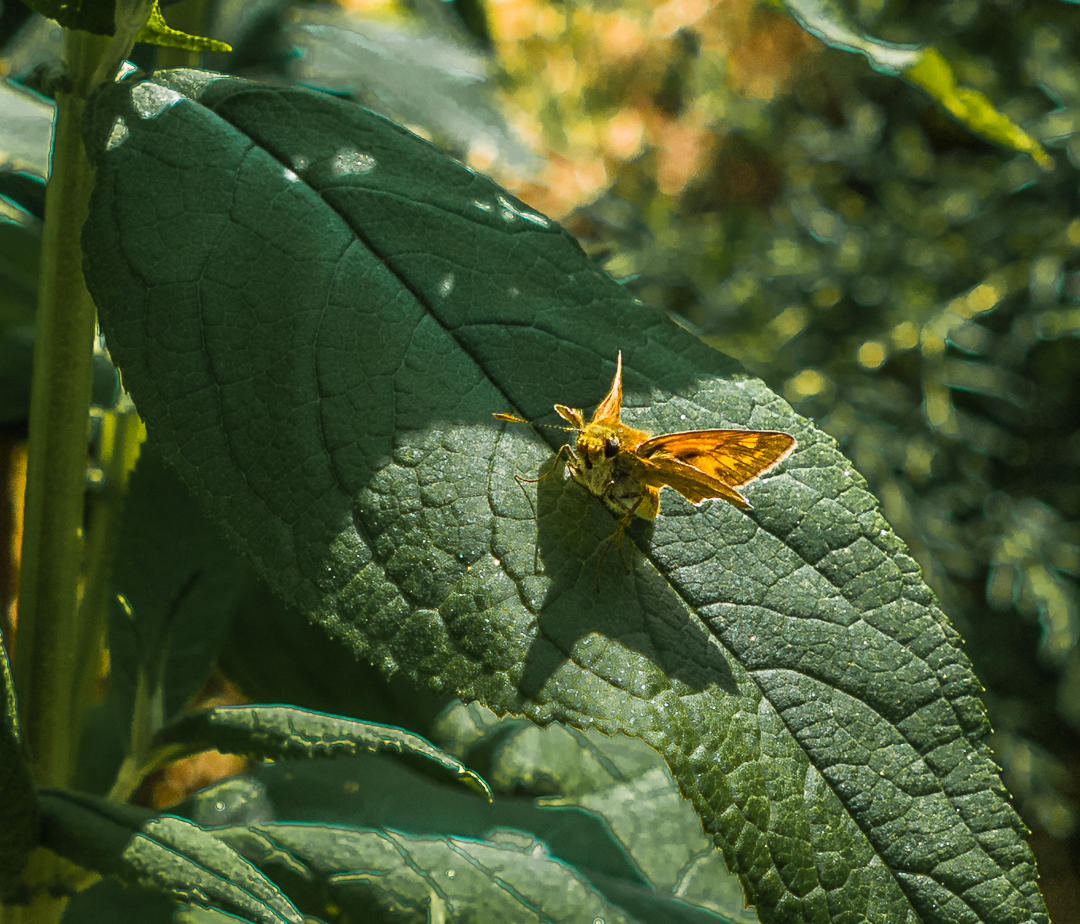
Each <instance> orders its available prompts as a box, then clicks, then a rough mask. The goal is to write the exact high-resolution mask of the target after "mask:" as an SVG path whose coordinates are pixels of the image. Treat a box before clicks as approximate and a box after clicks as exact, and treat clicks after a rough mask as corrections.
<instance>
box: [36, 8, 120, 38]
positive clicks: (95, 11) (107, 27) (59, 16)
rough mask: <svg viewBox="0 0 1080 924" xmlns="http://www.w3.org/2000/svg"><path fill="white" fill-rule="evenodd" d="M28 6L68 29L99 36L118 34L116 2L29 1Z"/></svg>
mask: <svg viewBox="0 0 1080 924" xmlns="http://www.w3.org/2000/svg"><path fill="white" fill-rule="evenodd" d="M26 5H27V6H29V7H30V8H31V9H32V10H36V11H37V12H39V13H40V14H41V15H42V16H45V17H48V18H49V19H55V20H56V21H57V22H58V23H60V25H62V26H64V27H65V28H67V29H79V30H81V31H83V32H94V33H96V34H97V35H112V34H113V33H115V32H116V25H115V23H114V16H115V14H116V0H29V2H28V3H27V4H26Z"/></svg>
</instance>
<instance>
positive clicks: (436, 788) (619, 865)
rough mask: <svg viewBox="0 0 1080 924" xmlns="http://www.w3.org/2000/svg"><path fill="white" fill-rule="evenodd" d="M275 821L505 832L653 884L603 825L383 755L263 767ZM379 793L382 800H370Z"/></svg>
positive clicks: (592, 868) (425, 831)
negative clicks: (480, 792)
mask: <svg viewBox="0 0 1080 924" xmlns="http://www.w3.org/2000/svg"><path fill="white" fill-rule="evenodd" d="M256 777H257V779H258V780H259V782H260V783H262V784H263V785H264V786H265V787H266V797H267V799H268V800H269V802H270V804H271V805H272V806H273V811H274V818H275V819H276V820H278V821H290V822H292V821H298V822H305V823H315V824H326V825H342V824H344V825H348V826H350V827H354V828H372V829H386V828H392V829H394V830H395V831H405V832H407V833H409V834H419V835H425V836H427V835H431V836H437V837H442V836H444V835H452V836H454V837H471V838H484V837H487V836H488V835H489V834H490V832H491V831H493V830H497V829H502V828H507V829H514V830H517V831H524V832H527V833H528V834H529V835H530V836H531V837H535V838H536V839H537V840H540V841H543V842H544V844H546V845H547V848H548V850H549V851H550V852H551V853H552V855H554V856H556V857H558V858H559V859H560V860H563V861H564V862H566V863H568V864H569V865H571V866H573V867H574V868H575V869H576V870H578V871H579V872H581V873H583V874H584V875H587V876H589V877H592V876H593V875H594V874H601V875H606V876H609V877H612V878H615V879H618V880H620V881H622V882H625V883H628V884H632V885H643V886H644V885H648V880H646V879H645V877H643V876H642V875H641V872H640V870H638V869H637V867H636V866H635V865H634V863H633V862H632V861H630V860H629V858H628V856H627V854H626V851H625V850H624V849H623V848H622V846H621V845H620V844H619V843H618V842H617V841H616V840H615V839H614V838H613V837H612V836H611V832H610V830H608V828H607V826H606V825H605V824H604V822H603V820H602V819H600V818H598V817H597V816H595V815H593V814H592V813H590V812H586V811H583V810H581V809H578V808H575V807H572V806H571V807H565V808H564V807H539V806H537V805H535V804H534V802H533V800H532V799H530V798H525V799H519V798H509V797H503V798H500V799H497V800H496V801H495V802H493V803H491V802H488V801H487V800H486V799H481V798H478V797H477V796H476V795H474V794H472V793H469V792H466V791H465V790H463V789H462V788H461V787H460V786H451V785H449V784H447V783H443V782H439V781H436V780H434V779H432V778H431V777H430V776H427V775H424V774H421V773H420V772H418V771H417V770H414V769H412V768H410V767H402V765H401V764H400V762H398V761H396V760H392V759H390V758H388V757H385V756H381V755H362V756H360V757H356V758H343V759H340V760H335V761H319V762H314V761H308V762H304V763H295V762H289V763H283V762H278V763H273V764H265V765H264V766H262V767H260V768H259V769H258V770H257V772H256ZM375 793H377V794H378V795H377V797H373V794H375Z"/></svg>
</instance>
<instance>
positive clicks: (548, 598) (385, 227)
mask: <svg viewBox="0 0 1080 924" xmlns="http://www.w3.org/2000/svg"><path fill="white" fill-rule="evenodd" d="M88 147H89V148H90V150H91V151H92V153H93V156H94V157H95V159H96V160H97V185H96V187H95V192H94V196H93V201H92V203H91V213H90V218H89V220H88V222H87V225H86V228H85V233H84V248H85V268H86V274H87V279H88V282H89V284H90V287H91V291H92V292H93V293H94V295H95V298H96V300H97V302H98V305H99V307H100V310H101V318H102V323H103V325H104V328H105V331H106V335H107V338H108V342H109V346H110V348H111V350H112V352H113V355H114V357H115V358H116V360H117V361H118V363H119V364H120V366H121V368H122V369H123V372H124V376H125V381H126V383H127V385H128V386H129V388H130V390H131V393H132V395H133V397H134V399H135V401H136V403H137V405H138V407H139V410H140V412H141V413H142V414H143V416H144V418H145V420H146V422H147V426H148V429H149V432H150V434H151V437H152V438H153V439H154V440H155V441H156V443H157V444H158V445H159V446H160V447H161V450H162V452H163V453H164V455H165V457H166V459H167V461H169V462H170V463H171V464H172V465H173V466H175V467H176V468H177V469H178V470H179V472H180V474H181V476H182V478H183V479H184V480H185V482H186V483H187V484H188V486H189V488H190V489H191V490H192V491H193V492H194V493H195V494H196V495H198V496H199V497H200V499H201V500H202V502H203V505H204V507H205V509H206V510H207V511H208V512H210V514H211V515H212V516H213V517H214V518H215V519H216V520H217V521H218V522H219V523H221V524H222V525H223V527H224V528H225V529H226V531H227V532H228V533H229V535H230V537H231V538H232V540H233V542H234V543H235V544H236V545H237V547H238V548H241V549H243V550H244V551H245V552H246V553H247V554H248V555H249V556H250V557H251V559H252V560H253V561H254V562H255V563H256V566H257V568H258V569H259V571H260V573H261V574H262V575H263V576H264V577H265V578H266V579H267V580H268V581H269V582H270V583H271V585H272V586H273V587H274V588H275V589H276V590H277V592H278V593H280V594H281V595H282V596H284V597H285V598H287V599H288V600H289V601H290V602H292V603H294V604H295V605H297V606H299V607H300V608H301V609H303V610H304V611H306V612H307V613H308V614H309V615H310V616H311V617H312V618H313V619H316V620H318V621H319V622H321V623H322V624H324V625H325V626H327V627H328V628H329V630H330V631H331V632H332V633H334V634H335V635H336V636H337V637H338V638H340V639H341V641H342V643H343V644H346V645H348V646H350V647H351V648H352V649H353V650H354V651H355V652H356V653H357V654H359V655H361V656H363V657H365V658H368V659H370V660H371V661H372V662H373V663H376V664H378V665H380V667H381V668H382V669H383V670H384V671H385V672H386V673H387V674H391V673H394V672H397V671H401V672H404V673H406V674H408V675H409V676H411V677H413V678H415V679H417V680H419V681H421V682H422V683H424V684H426V685H428V686H430V687H432V688H435V689H442V690H455V691H457V692H458V693H460V695H462V696H463V697H464V698H466V699H479V700H481V701H483V702H485V703H486V704H487V705H489V706H491V707H492V708H493V709H495V710H496V711H497V712H506V711H511V712H517V713H520V714H524V715H527V716H529V717H530V718H533V719H534V720H536V721H539V722H548V721H551V720H555V719H558V720H561V721H565V722H569V723H571V724H576V725H579V726H583V727H585V726H595V727H597V728H599V729H601V730H603V731H606V732H608V733H614V732H620V731H622V732H626V733H628V734H631V735H637V736H640V737H642V738H644V739H645V740H646V741H648V742H649V743H650V744H652V745H653V746H654V747H655V748H656V749H657V750H659V751H660V752H661V753H662V754H664V756H665V758H666V759H667V762H668V765H669V767H670V768H671V771H672V774H673V775H674V777H675V778H676V780H678V782H679V784H680V786H681V787H682V790H683V792H684V793H686V794H687V795H688V796H689V797H690V798H691V799H692V800H693V801H694V804H695V806H696V807H697V809H698V811H699V813H700V814H701V816H702V818H703V819H704V822H705V826H706V829H707V831H708V832H709V833H710V834H712V835H713V837H714V838H715V840H716V842H717V843H718V844H719V845H720V846H721V847H722V848H723V850H724V852H725V855H726V857H727V859H728V862H729V864H730V865H731V866H732V868H733V869H734V870H735V871H736V872H738V874H739V875H740V876H741V878H742V880H743V883H744V885H745V887H746V890H747V894H748V897H749V899H750V901H751V902H753V903H754V904H755V905H756V906H757V907H758V909H759V912H760V913H761V916H762V918H763V919H764V920H766V921H777V920H784V921H789V922H795V921H810V920H821V919H823V918H826V917H834V918H835V917H845V918H846V917H851V918H852V919H856V920H858V919H861V918H863V917H867V918H874V919H875V920H882V921H900V920H904V921H908V920H911V919H912V918H913V917H914V916H918V917H920V918H921V919H922V920H924V921H928V922H929V921H950V922H951V921H957V922H960V921H987V922H990V921H1021V920H1045V911H1044V909H1043V905H1042V901H1041V898H1040V896H1039V894H1038V890H1037V887H1036V885H1035V874H1034V865H1033V860H1032V857H1031V854H1030V851H1029V850H1028V848H1027V846H1026V845H1025V843H1024V840H1023V837H1024V833H1025V832H1024V828H1023V825H1022V824H1021V823H1020V821H1019V819H1018V818H1017V817H1016V815H1015V813H1013V811H1012V810H1011V809H1010V808H1009V806H1008V805H1007V803H1006V801H1005V793H1004V790H1003V788H1002V787H1001V784H1000V782H999V780H998V778H997V775H996V772H995V768H994V766H993V764H992V762H991V761H990V758H989V754H988V752H987V750H986V748H985V746H984V745H983V744H982V743H981V741H982V738H983V736H984V735H985V733H986V731H987V725H986V719H985V715H984V713H983V709H982V706H981V704H980V703H979V700H978V692H979V686H978V683H977V681H976V679H975V677H974V676H973V674H972V672H971V669H970V666H969V664H968V662H967V660H966V659H965V658H964V656H963V655H962V653H961V652H960V651H959V648H958V639H957V636H956V634H955V633H954V632H953V630H952V629H951V628H950V627H949V625H948V623H947V621H946V619H945V617H944V615H943V614H942V613H941V611H940V610H939V609H938V608H937V606H936V604H935V602H934V599H933V596H932V595H931V593H930V591H929V590H928V589H927V587H926V586H925V584H923V582H922V580H921V579H920V577H919V573H918V569H917V567H916V565H915V563H914V561H912V559H911V558H910V557H909V556H908V555H907V554H906V552H905V550H904V547H903V545H902V543H901V542H900V541H899V540H898V539H897V538H896V536H895V535H894V534H893V533H892V531H891V530H890V529H889V527H888V524H887V523H886V522H885V521H884V519H883V518H882V516H881V514H880V512H879V510H878V507H877V504H876V502H875V500H874V499H873V497H872V496H871V495H870V494H869V493H868V492H867V491H866V489H865V485H864V482H863V481H862V479H861V478H860V477H859V476H858V475H857V474H856V473H855V472H853V471H852V469H851V466H850V464H849V463H848V462H847V460H846V459H844V457H843V456H842V455H841V454H840V453H839V452H838V451H837V449H836V446H835V444H834V443H833V441H832V440H831V439H830V438H829V437H827V436H825V435H824V434H822V433H821V432H819V431H817V430H816V429H815V428H813V427H812V426H811V425H810V424H809V423H808V422H806V421H805V420H802V419H800V418H798V417H796V416H795V415H794V414H793V413H792V412H791V410H790V409H789V408H788V407H787V405H785V404H784V402H782V401H781V400H779V399H778V398H777V397H776V396H775V395H773V394H772V393H771V392H769V391H768V389H766V388H765V387H764V385H762V383H760V382H759V381H757V380H754V379H752V378H749V377H747V376H745V375H742V374H740V373H739V372H738V371H737V369H736V368H735V367H734V365H733V363H731V362H730V361H728V360H726V359H725V358H724V357H721V356H719V355H718V354H716V353H714V352H713V351H711V350H709V349H708V348H706V347H705V346H704V345H702V344H701V343H700V342H698V341H697V340H695V339H694V338H693V337H692V336H691V335H690V334H688V333H687V332H685V331H684V330H681V329H680V328H678V327H676V326H675V325H673V324H671V323H670V322H669V321H667V320H666V319H664V318H662V317H660V316H659V315H657V314H655V313H654V312H652V311H650V310H649V309H647V308H645V307H644V306H642V305H641V304H640V303H638V302H637V301H636V300H635V299H633V298H632V297H631V296H630V294H629V293H627V292H626V291H625V290H624V289H623V288H622V287H620V286H619V285H618V284H617V283H615V282H613V281H612V280H611V279H610V278H609V277H607V276H606V275H604V274H603V273H602V272H600V271H599V270H598V269H597V268H596V267H595V266H593V265H592V264H591V263H590V262H589V261H588V260H587V259H586V258H585V257H584V255H583V254H582V252H581V250H580V248H578V247H577V245H576V244H575V242H574V241H573V240H572V239H571V238H570V237H569V236H568V235H567V234H566V233H565V232H563V231H562V230H561V229H560V228H559V227H558V226H557V225H555V224H554V223H553V222H551V221H549V220H548V219H546V218H544V217H543V216H541V215H538V214H537V213H535V212H533V211H532V210H530V209H529V208H528V207H527V206H525V205H524V204H522V203H521V202H519V201H517V200H515V199H514V198H513V197H511V196H510V195H509V194H507V193H506V192H505V191H503V190H501V189H499V188H498V187H497V186H495V185H494V184H492V183H491V182H490V181H488V180H486V179H485V178H483V177H480V176H477V175H475V174H473V173H471V172H470V171H468V170H466V169H465V168H463V167H462V166H461V165H460V164H458V163H456V162H454V161H452V160H450V159H449V158H447V157H445V156H444V155H442V154H441V152H439V151H438V150H436V149H435V148H433V147H432V146H430V145H428V144H426V143H424V142H422V141H420V140H419V139H417V138H415V137H414V136H412V135H410V134H409V133H408V132H406V131H404V130H403V129H401V128H399V127H398V126H395V125H393V124H392V123H389V122H387V121H385V120H383V119H381V118H379V117H377V116H374V115H372V114H371V113H368V112H366V111H364V110H362V109H360V108H357V107H355V106H353V105H351V104H349V103H346V102H343V101H341V100H336V99H333V98H329V97H326V96H321V95H319V94H315V93H312V92H309V91H303V90H296V89H286V88H281V87H270V86H259V85H255V84H248V83H244V82H241V81H236V80H230V79H219V78H215V76H214V75H207V74H200V73H198V72H191V71H182V72H174V73H172V74H167V75H162V76H159V77H158V78H156V79H155V80H152V81H149V82H142V83H135V84H121V85H117V86H116V87H114V88H110V89H109V90H108V91H107V92H106V93H105V94H104V95H103V96H102V97H101V98H100V99H99V100H98V103H97V106H96V115H95V119H94V128H93V129H92V131H91V132H90V133H89V136H88ZM620 349H621V350H622V351H623V356H624V361H625V378H626V395H627V402H626V403H627V409H626V412H625V419H627V421H628V422H631V423H633V424H635V425H639V426H642V427H646V428H648V429H650V430H652V431H654V432H661V431H669V430H678V429H687V428H697V427H723V426H727V425H737V426H749V427H758V428H779V429H784V430H787V431H789V432H791V433H793V434H794V435H795V436H797V437H798V440H799V449H798V451H797V452H796V453H795V454H794V455H793V456H792V457H791V458H790V459H788V460H787V462H785V464H784V466H783V467H782V469H781V470H780V471H779V473H774V474H772V475H770V476H769V477H766V478H765V479H762V481H761V482H760V483H758V484H756V485H753V486H751V487H750V489H749V496H750V499H751V501H752V502H753V504H754V505H755V509H754V510H753V511H751V512H749V513H744V512H741V511H739V510H736V509H735V508H733V507H730V506H728V505H725V504H722V503H715V502H714V503H710V504H706V505H704V506H702V507H701V508H695V507H693V506H691V505H690V504H688V503H686V502H683V501H682V500H681V499H679V498H677V497H674V496H670V492H665V497H664V501H663V502H664V512H663V513H662V514H661V516H660V517H659V519H658V520H657V522H656V524H655V526H654V527H651V528H649V527H646V526H645V524H643V523H638V524H636V525H635V527H634V528H633V529H632V530H631V531H630V533H629V535H628V537H627V541H626V543H625V545H624V550H623V551H624V553H625V559H626V563H627V566H628V573H624V572H623V570H622V568H621V567H620V563H619V556H618V555H615V554H613V555H608V556H607V558H606V559H605V560H604V561H603V564H602V566H599V568H600V570H599V576H598V575H597V569H598V562H599V561H600V559H601V557H602V556H603V553H604V551H605V548H606V544H607V539H608V537H609V536H610V535H611V533H612V530H613V528H614V521H613V519H612V517H611V515H610V514H609V513H608V512H607V511H606V510H605V509H604V508H603V506H602V505H601V504H599V503H597V502H595V500H594V499H591V498H590V497H589V496H587V495H586V494H585V493H584V491H583V490H582V489H580V488H579V487H578V486H577V485H575V484H573V483H569V482H565V481H563V480H562V479H559V478H548V479H546V480H544V481H541V482H540V483H539V484H538V485H536V486H530V487H529V489H528V492H525V491H523V490H522V489H521V487H520V486H519V485H518V484H517V483H516V482H515V480H514V475H515V474H523V475H526V476H535V475H536V474H538V473H540V472H542V471H544V470H545V469H546V468H547V467H548V465H549V464H550V458H551V450H552V448H553V445H554V443H555V442H557V441H558V440H557V438H555V437H553V436H552V432H554V433H556V434H557V436H559V437H561V434H558V431H529V430H528V429H527V428H524V427H521V426H513V425H508V426H505V425H502V424H497V423H496V422H495V421H493V420H492V418H491V413H492V412H493V411H508V410H513V411H516V412H517V413H519V414H522V415H523V416H525V417H528V418H530V419H536V418H542V419H545V420H554V419H557V418H555V415H554V414H553V413H552V410H551V408H552V405H553V403H554V402H556V401H558V402H562V403H565V404H570V405H572V406H579V407H586V406H590V405H593V404H595V403H596V402H597V401H598V400H599V399H600V397H601V396H602V395H603V394H604V393H605V391H606V389H607V386H608V384H609V383H610V381H611V375H612V372H613V362H614V358H615V355H616V353H617V352H618V351H619V350H620ZM545 440H552V441H553V442H551V443H547V442H545ZM526 493H528V494H529V495H531V498H530V497H527V496H526ZM534 506H535V510H534ZM597 577H599V583H600V588H601V592H599V593H598V592H597V589H596V582H597Z"/></svg>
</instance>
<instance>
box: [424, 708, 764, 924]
mask: <svg viewBox="0 0 1080 924" xmlns="http://www.w3.org/2000/svg"><path fill="white" fill-rule="evenodd" d="M433 735H434V736H435V740H437V741H439V743H440V744H442V745H443V746H444V747H446V748H447V749H448V750H451V751H453V752H455V753H458V754H459V755H461V756H462V757H463V758H467V760H468V762H469V764H470V765H472V766H474V767H480V766H483V768H484V770H483V772H484V774H485V778H487V779H488V780H489V782H490V783H491V785H492V788H493V789H494V790H495V791H496V793H500V794H501V793H517V794H522V793H528V794H534V795H537V796H539V797H541V799H542V804H543V805H545V806H553V805H557V806H571V805H574V806H578V807H580V808H582V809H585V810H586V811H588V812H590V813H592V814H593V815H596V816H598V817H600V818H603V819H604V821H605V822H606V823H607V826H608V828H609V830H610V832H611V837H612V838H613V839H614V840H616V841H617V842H618V843H619V844H621V845H622V848H623V850H624V851H625V852H626V855H627V856H628V857H630V858H631V859H632V860H633V862H634V863H635V864H636V866H637V868H638V869H639V870H640V871H641V876H642V878H643V879H644V880H645V881H646V882H647V883H648V885H649V890H650V892H651V893H652V894H653V896H654V897H664V896H666V897H667V898H669V899H674V898H675V897H676V896H677V897H678V899H679V900H681V901H682V902H684V903H686V904H687V905H691V906H694V907H698V908H702V909H709V910H710V911H712V912H714V913H717V914H722V915H724V916H726V917H727V918H729V919H732V920H738V921H743V922H747V924H756V922H757V916H756V915H755V914H754V912H753V911H752V910H749V909H747V908H746V907H745V898H744V896H743V891H742V887H741V886H740V885H739V881H738V879H736V878H735V877H734V876H732V875H731V874H730V873H729V872H728V871H727V869H726V868H725V866H724V860H723V858H722V857H721V855H720V853H719V852H718V851H716V850H715V849H714V848H713V845H712V842H711V841H710V840H709V838H707V837H706V836H705V834H704V832H703V831H702V830H701V821H700V820H699V819H698V817H697V815H696V814H695V813H694V811H693V809H692V807H691V806H690V804H689V803H688V802H687V801H686V800H685V799H684V798H683V797H682V795H681V794H680V792H679V788H678V785H677V784H676V783H675V781H674V780H673V779H672V778H671V774H670V773H669V772H668V769H667V767H666V766H665V765H664V762H663V759H662V758H661V757H660V755H659V754H657V753H656V752H655V751H654V750H653V749H652V748H650V747H648V746H647V745H646V744H645V743H644V742H643V741H640V740H639V739H637V738H627V737H625V736H624V735H617V736H615V737H613V738H609V737H607V736H606V735H602V734H600V733H599V732H595V731H589V732H581V731H578V730H576V729H570V728H566V727H565V726H561V725H552V726H549V727H548V728H538V727H537V726H536V725H534V724H532V723H531V722H522V721H520V720H510V719H503V720H498V719H496V718H495V717H494V716H493V715H492V714H491V713H490V712H489V711H488V710H486V709H484V708H483V707H482V706H479V705H477V704H475V703H474V704H471V705H469V706H463V705H461V704H460V703H458V704H456V705H455V706H453V707H451V708H450V709H448V710H446V712H445V713H444V714H443V715H442V716H441V717H440V719H439V721H438V722H437V723H436V725H435V728H434V729H433ZM485 758H486V759H485ZM600 875H601V876H603V878H602V879H599V878H598V876H597V875H596V874H594V873H592V872H590V873H589V876H590V878H591V879H592V880H593V881H594V882H597V884H598V885H600V888H601V889H602V891H603V892H604V893H605V894H606V895H608V896H609V897H611V898H613V899H615V900H616V901H618V903H619V904H621V905H622V906H623V907H626V908H627V909H628V910H630V911H633V910H634V908H635V907H636V905H635V904H632V903H631V902H633V901H634V898H635V894H634V892H633V889H634V887H635V885H636V884H635V883H631V882H628V881H626V880H625V879H623V880H622V881H621V883H620V880H618V879H616V878H615V877H613V876H611V875H610V874H609V875H604V874H600ZM620 885H625V887H626V889H625V890H624V889H622V888H620ZM628 893H629V894H628ZM639 916H640V915H639Z"/></svg>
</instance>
